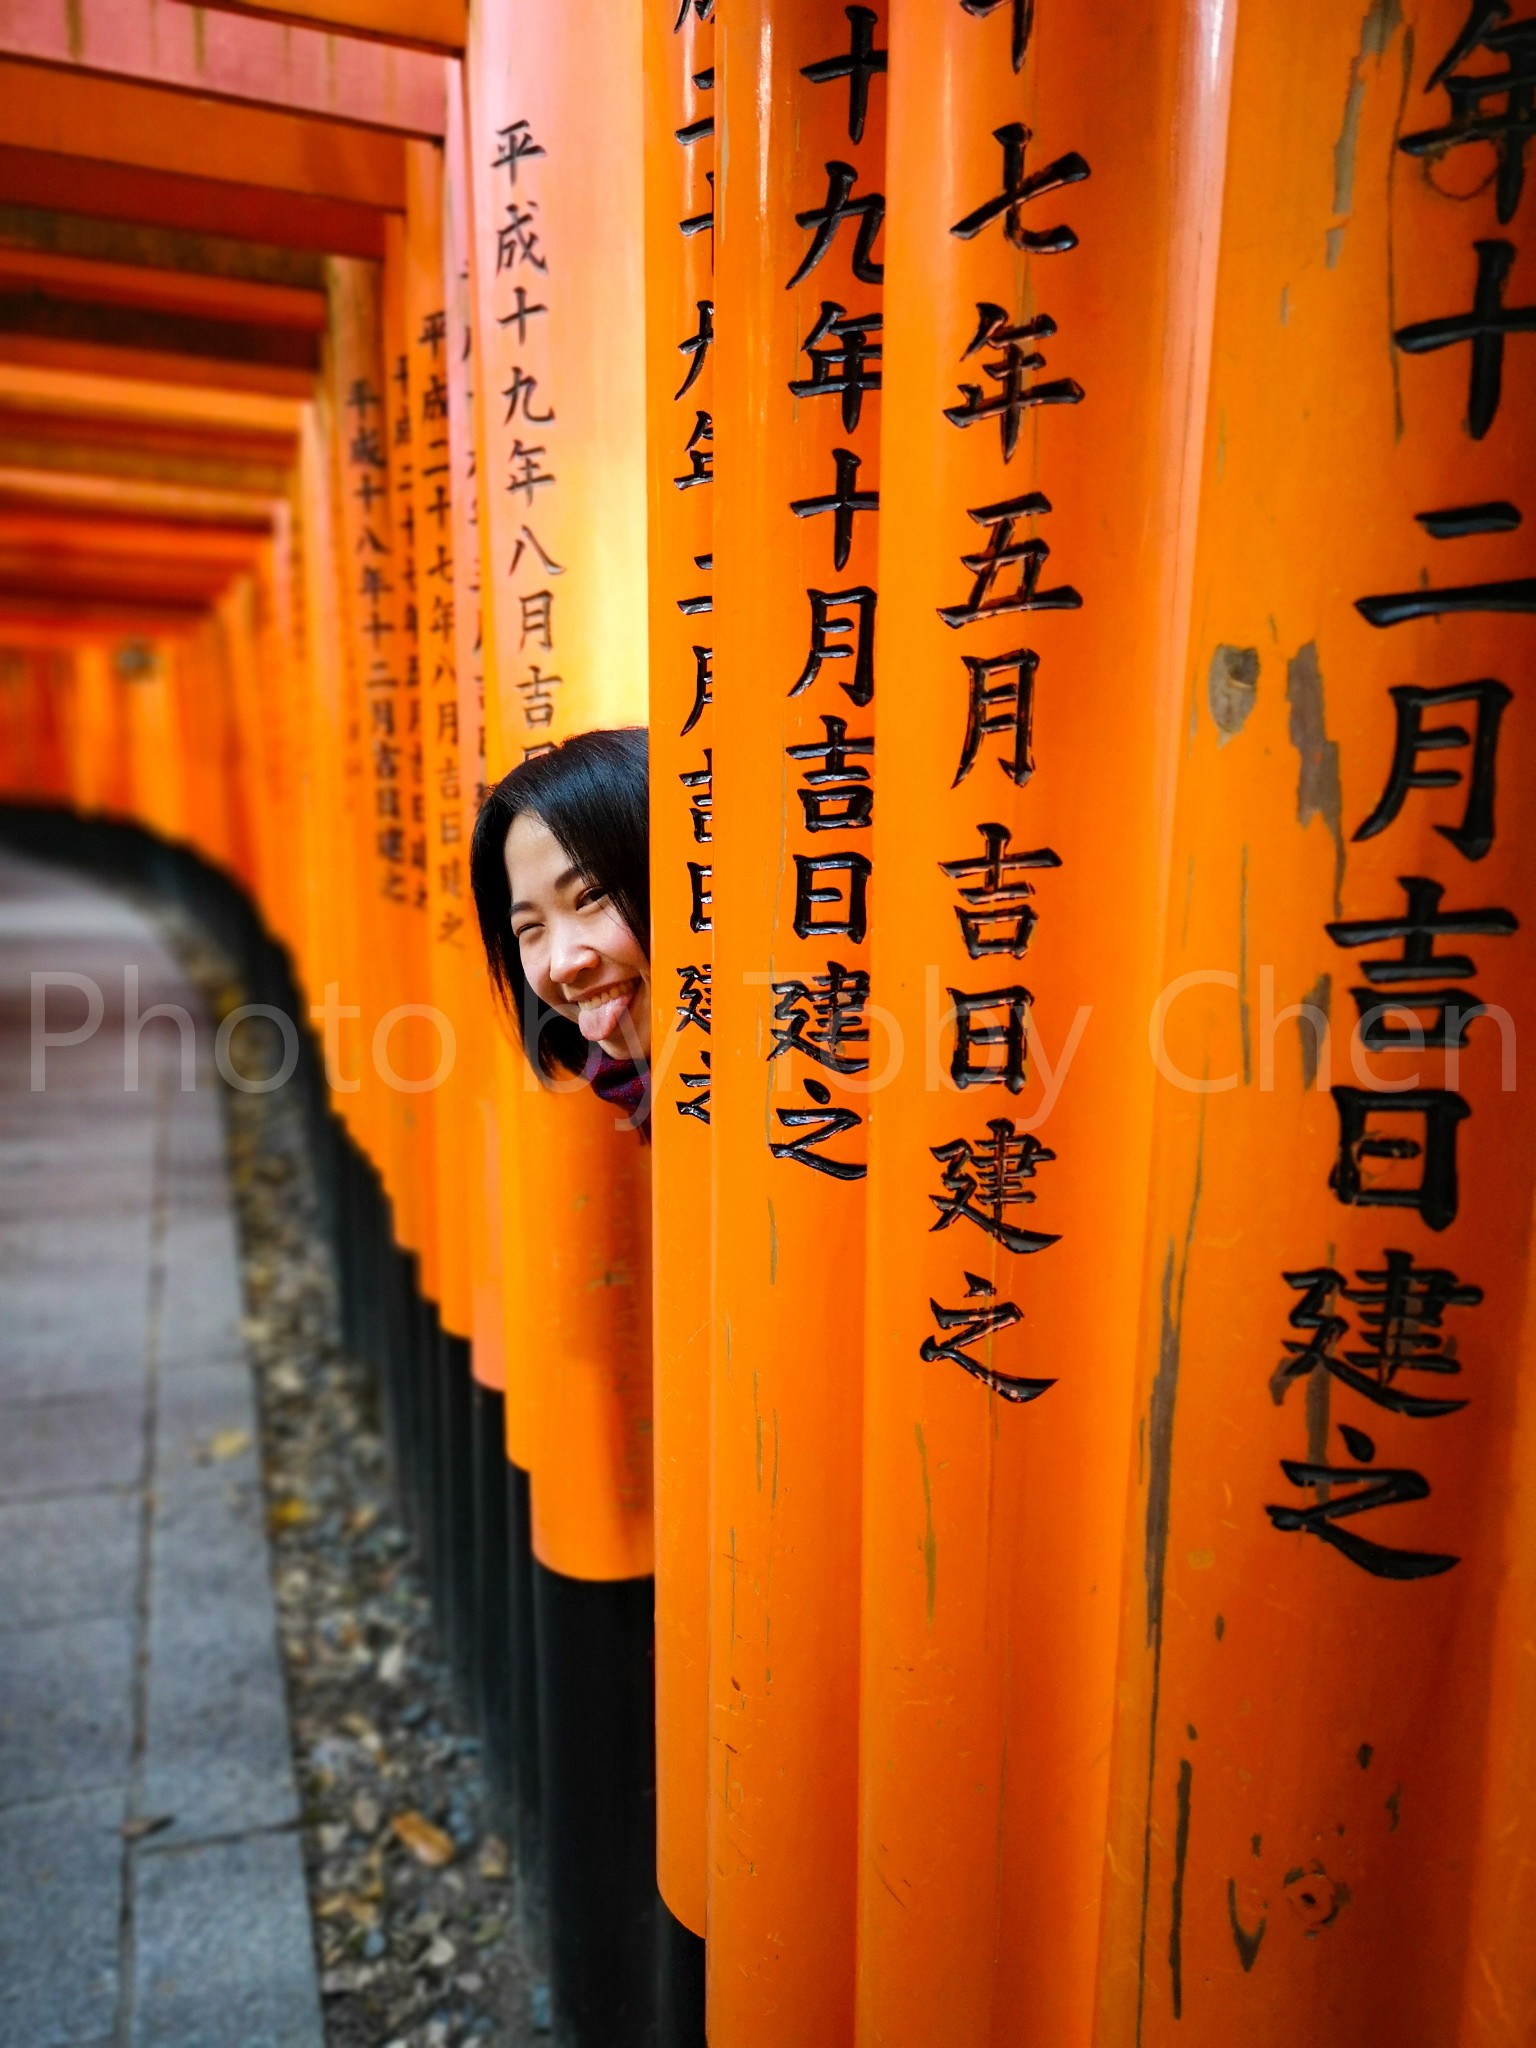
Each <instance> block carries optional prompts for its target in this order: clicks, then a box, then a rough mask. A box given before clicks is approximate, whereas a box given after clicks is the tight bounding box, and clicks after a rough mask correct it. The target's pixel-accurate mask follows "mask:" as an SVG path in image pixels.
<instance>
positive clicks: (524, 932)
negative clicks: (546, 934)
mask: <svg viewBox="0 0 1536 2048" xmlns="http://www.w3.org/2000/svg"><path fill="white" fill-rule="evenodd" d="M538 932H539V926H538V925H536V924H525V925H523V926H522V928H521V929H520V930H518V931H514V932H513V934H512V937H513V940H514V941H515V943H516V944H517V945H519V946H523V945H526V944H527V942H528V941H529V939H531V938H535V937H537V935H538Z"/></svg>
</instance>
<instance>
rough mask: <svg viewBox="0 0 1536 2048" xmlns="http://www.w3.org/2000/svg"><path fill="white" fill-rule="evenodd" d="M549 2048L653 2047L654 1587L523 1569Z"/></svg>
mask: <svg viewBox="0 0 1536 2048" xmlns="http://www.w3.org/2000/svg"><path fill="white" fill-rule="evenodd" d="M533 1609H534V1624H535V1629H536V1632H537V1639H538V1664H537V1671H538V1691H539V1762H540V1768H541V1775H542V1779H543V1791H544V1857H545V1867H546V1870H547V1873H548V1882H549V1961H550V1969H549V1981H550V1997H551V2006H552V2011H553V2019H554V2040H555V2048H654V2044H655V2041H656V1757H655V1750H656V1717H655V1685H654V1680H653V1678H652V1650H653V1630H654V1622H655V1581H654V1580H652V1579H649V1578H644V1579H617V1580H591V1579H570V1578H566V1577H565V1575H564V1574H563V1573H561V1572H553V1571H551V1570H550V1569H549V1567H548V1566H547V1565H543V1564H541V1563H540V1562H539V1561H538V1559H537V1558H535V1559H534V1561H533Z"/></svg>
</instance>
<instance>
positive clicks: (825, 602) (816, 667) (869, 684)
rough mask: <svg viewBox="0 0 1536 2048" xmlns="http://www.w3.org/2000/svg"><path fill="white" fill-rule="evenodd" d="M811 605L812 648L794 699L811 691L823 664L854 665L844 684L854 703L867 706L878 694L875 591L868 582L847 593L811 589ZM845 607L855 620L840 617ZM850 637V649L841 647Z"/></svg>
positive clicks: (794, 690)
mask: <svg viewBox="0 0 1536 2048" xmlns="http://www.w3.org/2000/svg"><path fill="white" fill-rule="evenodd" d="M805 594H806V596H807V597H808V598H809V599H810V604H811V646H810V652H809V653H808V654H807V655H806V657H805V667H804V668H803V669H801V671H800V674H799V676H798V678H797V679H796V681H795V684H794V687H793V688H792V689H791V691H790V693H789V694H790V696H791V697H798V696H799V695H800V693H801V691H802V690H808V689H809V688H810V687H811V684H812V683H814V682H815V680H816V678H817V676H819V675H820V673H821V665H822V663H823V662H824V661H849V660H851V661H852V662H853V674H852V676H851V678H850V679H849V680H848V681H847V682H845V683H843V684H842V686H841V687H842V688H843V689H844V690H845V691H846V692H847V694H848V696H849V698H850V699H851V700H852V702H853V703H855V704H859V705H864V704H868V703H869V702H870V700H871V699H872V698H873V696H874V694H875V603H876V598H875V592H874V591H873V590H872V589H871V588H870V586H869V584H867V583H855V584H853V585H852V586H851V587H850V588H849V589H847V590H808V591H807V592H806V593H805ZM845 606H851V607H852V609H853V617H852V618H838V617H836V616H835V614H836V613H837V612H840V611H842V610H843V608H844V607H845ZM849 634H851V635H852V636H853V645H852V646H851V647H847V646H844V645H842V644H840V643H841V642H842V641H843V640H844V638H845V637H846V636H847V635H849Z"/></svg>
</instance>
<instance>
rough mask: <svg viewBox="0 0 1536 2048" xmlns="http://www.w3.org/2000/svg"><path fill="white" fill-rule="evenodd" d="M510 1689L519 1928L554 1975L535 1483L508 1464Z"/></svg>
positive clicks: (543, 1970) (543, 1971) (535, 1965)
mask: <svg viewBox="0 0 1536 2048" xmlns="http://www.w3.org/2000/svg"><path fill="white" fill-rule="evenodd" d="M504 1473H505V1477H504V1480H503V1484H504V1485H505V1487H506V1491H507V1651H508V1660H509V1669H508V1673H507V1694H508V1703H509V1708H510V1712H509V1717H508V1718H509V1722H510V1727H511V1743H512V1756H511V1763H512V1853H513V1859H514V1864H515V1868H516V1871H517V1929H518V1937H519V1939H520V1940H521V1942H522V1945H523V1954H524V1955H525V1956H526V1957H527V1959H528V1967H529V1970H530V1971H531V1972H532V1974H533V1976H534V1978H535V1979H536V1980H538V1981H542V1982H545V1983H547V1982H548V1979H549V1906H548V1895H547V1891H546V1886H545V1872H544V1792H543V1785H542V1782H541V1765H540V1760H539V1686H538V1677H537V1672H538V1648H537V1635H536V1631H535V1628H534V1620H533V1525H532V1502H533V1489H532V1482H531V1480H530V1478H529V1475H528V1473H527V1472H525V1471H524V1469H523V1467H522V1466H521V1465H514V1464H512V1463H510V1462H508V1463H507V1464H506V1465H505V1467H504Z"/></svg>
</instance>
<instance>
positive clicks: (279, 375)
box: [0, 334, 315, 399]
mask: <svg viewBox="0 0 1536 2048" xmlns="http://www.w3.org/2000/svg"><path fill="white" fill-rule="evenodd" d="M0 363H26V364H36V365H38V366H39V367H41V368H46V369H59V370H79V371H81V372H83V373H84V374H85V375H87V376H102V377H138V378H143V379H144V380H145V381H146V382H150V383H155V384H166V383H172V384H197V385H201V386H205V387H209V388H212V389H214V390H225V391H260V392H267V393H270V394H271V395H272V396H273V397H274V398H297V399H303V398H307V397H308V396H309V394H310V391H311V390H312V389H313V387H314V381H315V380H314V377H313V376H312V375H311V373H310V372H309V371H308V370H290V369H285V368H283V367H282V366H281V365H279V364H274V363H234V362H229V361H226V360H224V359H222V358H220V357H216V356H183V355H177V354H173V353H172V352H171V351H169V350H164V349H147V348H117V347H115V346H113V345H112V344H111V343H109V342H96V341H70V340H66V339H64V338H62V337H59V338H55V337H54V336H52V335H41V334H0Z"/></svg>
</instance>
